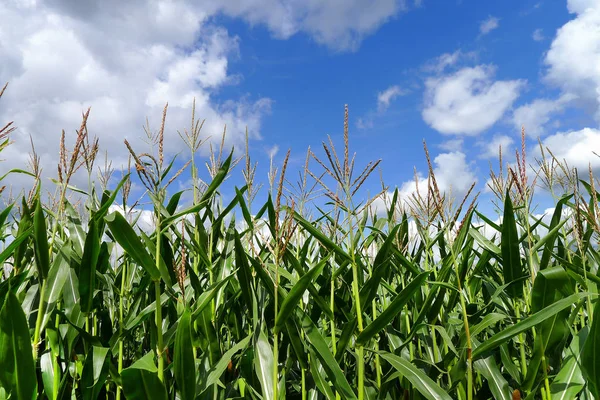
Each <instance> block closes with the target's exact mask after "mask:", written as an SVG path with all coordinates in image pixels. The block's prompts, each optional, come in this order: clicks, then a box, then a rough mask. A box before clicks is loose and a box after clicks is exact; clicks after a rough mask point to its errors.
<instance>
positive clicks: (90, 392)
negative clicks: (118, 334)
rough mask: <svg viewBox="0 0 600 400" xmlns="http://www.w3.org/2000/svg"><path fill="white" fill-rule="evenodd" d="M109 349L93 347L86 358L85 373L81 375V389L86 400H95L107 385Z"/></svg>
mask: <svg viewBox="0 0 600 400" xmlns="http://www.w3.org/2000/svg"><path fill="white" fill-rule="evenodd" d="M108 353H109V349H108V348H107V347H98V346H92V348H91V349H90V350H88V354H87V356H86V357H85V364H84V366H83V372H82V373H81V389H82V392H83V399H84V400H95V399H97V398H98V395H99V394H100V390H102V387H103V386H104V384H105V383H106V377H107V376H108V363H109V360H110V357H108Z"/></svg>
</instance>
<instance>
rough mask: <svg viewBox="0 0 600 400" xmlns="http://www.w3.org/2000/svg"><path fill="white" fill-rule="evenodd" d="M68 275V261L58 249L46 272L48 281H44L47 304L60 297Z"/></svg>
mask: <svg viewBox="0 0 600 400" xmlns="http://www.w3.org/2000/svg"><path fill="white" fill-rule="evenodd" d="M68 276H69V263H68V261H67V260H65V256H64V254H63V253H62V251H59V252H58V253H57V254H56V256H55V257H54V261H53V262H52V267H51V268H50V272H49V273H48V281H47V282H46V292H45V294H44V300H45V301H46V303H48V304H52V303H54V302H56V301H57V300H58V298H59V297H60V295H61V293H62V290H63V287H64V286H65V282H66V281H67V277H68Z"/></svg>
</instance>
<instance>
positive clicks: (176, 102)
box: [0, 1, 270, 186]
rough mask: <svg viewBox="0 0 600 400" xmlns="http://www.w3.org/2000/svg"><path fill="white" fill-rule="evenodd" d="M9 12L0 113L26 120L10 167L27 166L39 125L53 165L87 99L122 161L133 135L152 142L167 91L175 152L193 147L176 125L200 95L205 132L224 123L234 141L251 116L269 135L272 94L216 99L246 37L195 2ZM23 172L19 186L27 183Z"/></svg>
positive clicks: (253, 126) (8, 7)
mask: <svg viewBox="0 0 600 400" xmlns="http://www.w3.org/2000/svg"><path fill="white" fill-rule="evenodd" d="M112 3H114V4H112ZM117 9H118V10H119V12H116V10H117ZM0 14H2V15H3V16H4V18H6V20H5V21H4V23H3V24H1V25H0V58H1V59H2V60H6V62H3V65H2V67H0V81H1V82H4V81H10V85H9V87H8V89H7V91H6V93H5V96H4V97H3V98H2V109H1V110H0V120H2V121H6V120H14V121H15V124H16V125H17V126H18V127H19V129H18V130H17V131H16V132H15V134H14V135H13V139H14V140H15V143H14V144H13V145H12V146H11V147H9V148H8V149H7V151H6V153H4V154H3V157H4V158H6V163H8V166H9V167H13V166H19V167H22V166H24V164H25V161H26V158H27V152H28V150H29V138H28V137H29V135H31V136H32V137H33V139H34V142H35V145H36V148H37V151H38V153H39V155H40V156H41V161H42V167H43V168H44V170H45V171H46V172H47V173H53V172H54V171H55V170H56V166H55V165H56V160H57V154H58V147H59V146H58V144H59V143H58V142H59V137H60V132H61V130H62V129H65V131H66V132H67V141H71V142H72V140H73V138H74V135H73V132H74V131H75V129H77V128H78V127H79V124H80V121H81V113H82V111H83V110H85V109H86V108H87V107H88V106H91V108H92V111H91V114H90V118H89V123H88V128H89V133H90V135H92V136H93V135H96V136H98V137H99V139H100V145H101V146H102V147H103V148H104V149H107V148H108V149H110V152H109V154H110V156H111V157H112V160H113V162H114V163H113V165H114V166H115V167H117V168H118V167H120V166H122V165H125V164H126V160H127V152H126V149H125V147H124V146H123V145H122V143H123V139H124V138H127V139H128V140H129V141H130V142H131V143H132V145H133V147H134V148H136V149H138V151H147V146H146V145H145V144H144V143H143V142H142V139H141V138H142V136H143V135H144V132H143V130H142V125H143V124H144V121H145V117H146V116H148V117H149V118H150V125H151V127H154V128H157V126H158V124H159V123H160V118H161V110H162V108H163V107H164V105H165V103H166V102H167V101H168V102H169V113H168V116H167V126H166V131H165V132H166V133H165V134H166V137H167V140H165V151H166V152H167V153H169V154H175V153H177V152H179V151H181V150H183V149H184V145H183V143H182V142H181V141H180V140H179V137H178V136H177V133H176V130H177V129H183V128H184V127H187V126H188V125H189V118H190V114H191V105H192V101H193V99H194V98H195V99H196V115H197V116H200V117H201V118H206V124H205V125H204V128H203V134H204V135H205V137H206V136H208V135H215V134H217V135H215V136H218V133H220V132H222V130H223V126H224V125H225V124H227V128H228V139H227V145H228V146H229V145H233V144H241V143H243V139H244V134H245V128H246V126H247V127H248V130H249V133H250V137H251V139H257V138H259V137H260V133H259V132H260V126H261V119H262V117H263V115H264V114H265V113H267V112H268V111H269V106H270V100H269V99H266V98H259V99H251V98H249V97H248V98H241V99H235V100H230V101H225V102H217V101H215V100H214V99H213V97H214V93H215V92H216V91H217V90H218V89H219V88H221V87H223V86H224V85H227V84H230V75H229V73H228V66H229V59H230V58H231V57H235V56H237V52H238V39H237V38H236V37H232V36H230V35H229V34H228V32H227V31H226V30H225V29H223V28H221V27H218V26H214V25H211V24H209V23H207V21H206V18H207V14H206V13H202V12H198V10H197V9H195V8H194V7H193V6H192V5H190V4H188V3H184V2H177V3H173V2H159V1H157V2H127V3H120V2H119V3H118V4H117V3H116V2H86V3H77V2H75V3H74V2H66V1H65V2H60V1H57V2H52V3H49V4H44V3H30V4H26V3H13V2H8V3H7V2H3V3H0ZM149 27H151V28H149ZM5 165H7V164H5ZM15 179H16V177H15V178H14V179H13V181H12V183H13V184H15V185H16V186H19V185H21V186H25V185H27V184H26V183H25V182H22V181H19V180H15ZM21 179H22V178H21Z"/></svg>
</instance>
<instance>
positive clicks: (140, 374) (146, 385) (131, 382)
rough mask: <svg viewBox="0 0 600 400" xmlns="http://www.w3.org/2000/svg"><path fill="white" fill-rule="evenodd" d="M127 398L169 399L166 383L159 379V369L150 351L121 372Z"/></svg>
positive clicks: (137, 399)
mask: <svg viewBox="0 0 600 400" xmlns="http://www.w3.org/2000/svg"><path fill="white" fill-rule="evenodd" d="M121 380H122V382H123V392H124V393H125V397H126V398H127V400H147V399H153V400H154V399H157V400H159V399H163V400H167V399H168V396H167V390H166V389H165V385H164V384H163V383H162V382H161V381H160V379H158V369H157V368H156V365H154V361H153V353H152V352H150V353H148V354H146V355H145V356H144V357H142V358H140V359H139V360H138V361H136V362H135V363H134V364H133V365H132V366H131V367H129V368H125V369H124V370H123V372H122V373H121Z"/></svg>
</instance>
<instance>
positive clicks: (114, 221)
mask: <svg viewBox="0 0 600 400" xmlns="http://www.w3.org/2000/svg"><path fill="white" fill-rule="evenodd" d="M105 220H106V222H107V224H108V228H109V229H110V232H111V233H112V235H113V237H114V238H115V240H116V241H117V243H119V244H120V245H121V247H122V248H123V250H125V251H126V252H127V254H129V255H130V256H131V258H133V259H134V260H135V262H136V263H138V264H139V265H140V266H141V267H142V268H144V269H145V270H146V272H147V273H148V274H149V275H150V277H151V278H152V280H153V281H158V280H160V272H159V271H158V268H156V264H155V262H154V260H153V259H152V256H151V255H150V254H148V252H147V251H146V248H145V247H144V245H143V244H142V241H141V240H140V238H139V236H138V235H137V234H136V233H135V231H134V230H133V228H132V227H131V225H129V222H127V220H126V219H125V217H123V215H121V214H120V213H118V212H116V211H115V212H113V213H112V214H110V215H107V216H106V218H105Z"/></svg>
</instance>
